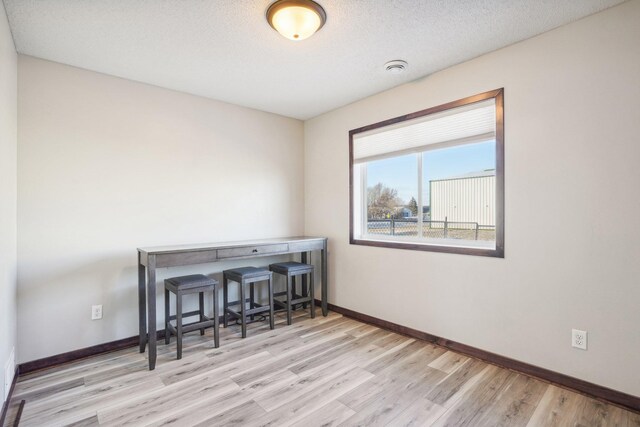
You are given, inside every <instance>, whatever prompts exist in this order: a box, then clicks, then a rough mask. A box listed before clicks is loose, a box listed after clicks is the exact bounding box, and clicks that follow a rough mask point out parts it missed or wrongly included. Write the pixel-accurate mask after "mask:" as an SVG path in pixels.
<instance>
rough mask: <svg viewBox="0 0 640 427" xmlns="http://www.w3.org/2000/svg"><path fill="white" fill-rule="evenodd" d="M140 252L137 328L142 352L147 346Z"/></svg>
mask: <svg viewBox="0 0 640 427" xmlns="http://www.w3.org/2000/svg"><path fill="white" fill-rule="evenodd" d="M140 261H141V260H140V252H138V329H139V332H140V353H144V350H145V348H146V346H147V299H146V298H147V294H146V292H147V290H146V289H145V287H146V285H147V284H146V281H145V279H146V271H145V268H144V265H142V263H141V262H140Z"/></svg>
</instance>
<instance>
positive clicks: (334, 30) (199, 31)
mask: <svg viewBox="0 0 640 427" xmlns="http://www.w3.org/2000/svg"><path fill="white" fill-rule="evenodd" d="M4 3H5V6H6V9H7V14H8V16H9V23H10V25H11V29H12V32H13V37H14V40H15V44H16V48H17V50H18V52H20V53H23V54H27V55H32V56H36V57H39V58H44V59H48V60H52V61H57V62H61V63H64V64H69V65H74V66H76V67H81V68H85V69H89V70H94V71H98V72H102V73H106V74H111V75H114V76H119V77H124V78H127V79H131V80H136V81H140V82H145V83H150V84H154V85H157V86H162V87H166V88H170V89H175V90H179V91H183V92H188V93H192V94H196V95H201V96H205V97H209V98H213V99H218V100H222V101H227V102H230V103H234V104H239V105H243V106H247V107H252V108H256V109H259V110H264V111H270V112H273V113H278V114H282V115H285V116H289V117H295V118H299V119H307V118H310V117H313V116H316V115H318V114H321V113H323V112H326V111H329V110H332V109H334V108H337V107H339V106H342V105H345V104H348V103H350V102H353V101H356V100H358V99H361V98H364V97H366V96H369V95H372V94H374V93H377V92H380V91H383V90H385V89H389V88H391V87H393V86H397V85H399V84H401V83H405V82H408V81H411V80H414V79H416V78H419V77H422V76H425V75H428V74H431V73H433V72H435V71H438V70H442V69H444V68H446V67H449V66H451V65H454V64H457V63H460V62H463V61H466V60H468V59H471V58H473V57H476V56H478V55H481V54H483V53H486V52H489V51H492V50H495V49H498V48H500V47H503V46H506V45H509V44H511V43H514V42H517V41H519V40H523V39H526V38H529V37H532V36H534V35H536V34H540V33H542V32H544V31H548V30H550V29H552V28H555V27H558V26H560V25H563V24H566V23H568V22H570V21H574V20H576V19H579V18H581V17H583V16H586V15H589V14H592V13H595V12H597V11H600V10H602V9H605V8H607V7H610V6H613V5H615V4H618V3H621V1H620V0H319V3H321V4H322V6H323V7H324V8H325V10H326V12H327V23H326V25H325V26H324V27H323V28H322V30H320V31H319V32H318V33H317V34H315V35H314V36H313V37H311V38H309V39H307V40H304V41H302V42H292V41H290V40H287V39H285V38H284V37H282V36H280V35H279V34H278V33H276V32H275V31H274V30H273V29H272V28H271V27H270V26H269V25H268V24H267V22H266V20H265V18H264V15H265V11H266V9H267V7H268V6H269V4H270V3H271V0H82V1H78V0H47V1H43V0H4ZM392 59H404V60H405V61H407V62H408V63H409V69H408V71H407V72H405V73H404V74H400V75H392V74H389V73H385V72H384V70H383V65H384V63H385V62H387V61H389V60H392Z"/></svg>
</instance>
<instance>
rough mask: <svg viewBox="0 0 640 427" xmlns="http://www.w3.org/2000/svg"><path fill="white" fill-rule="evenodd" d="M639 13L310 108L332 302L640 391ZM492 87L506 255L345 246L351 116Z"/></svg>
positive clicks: (310, 197)
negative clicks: (497, 110)
mask: <svg viewBox="0 0 640 427" xmlns="http://www.w3.org/2000/svg"><path fill="white" fill-rule="evenodd" d="M639 22H640V1H637V0H636V1H632V2H629V3H624V4H622V5H621V6H618V7H615V8H613V9H610V10H607V11H605V12H603V13H599V14H597V15H594V16H591V17H588V18H586V19H583V20H581V21H578V22H576V23H573V24H570V25H567V26H565V27H562V28H559V29H556V30H554V31H551V32H549V33H546V34H543V35H541V36H539V37H536V38H533V39H530V40H527V41H524V42H522V43H518V44H516V45H512V46H510V47H507V48H505V49H502V50H499V51H496V52H493V53H490V54H487V55H484V56H481V57H479V58H476V59H474V60H472V61H469V62H466V63H464V64H461V65H458V66H455V67H452V68H450V69H447V70H445V71H442V72H439V73H436V74H434V75H431V76H429V77H425V78H423V79H421V80H418V81H415V82H413V83H410V84H406V85H403V86H400V87H397V88H395V89H392V90H389V91H387V92H384V93H381V94H378V95H375V96H372V97H369V98H367V99H364V100H362V101H359V102H356V103H354V104H351V105H348V106H345V107H343V108H340V109H338V110H335V111H332V112H330V113H327V114H324V115H322V116H319V117H317V118H314V119H312V120H309V121H307V122H305V212H306V214H305V227H306V233H308V234H317V235H327V236H328V237H329V238H330V256H329V260H330V263H331V264H330V265H331V268H330V279H331V283H330V301H331V302H332V303H335V304H337V305H339V306H343V307H347V308H350V309H353V310H356V311H359V312H363V313H366V314H369V315H372V316H376V317H379V318H382V319H385V320H389V321H392V322H396V323H399V324H402V325H406V326H409V327H412V328H416V329H419V330H422V331H427V332H430V333H433V334H436V335H439V336H443V337H446V338H449V339H452V340H456V341H459V342H462V343H465V344H468V345H472V346H475V347H479V348H482V349H485V350H488V351H491V352H495V353H498V354H502V355H505V356H509V357H512V358H515V359H518V360H522V361H525V362H528V363H531V364H534V365H538V366H541V367H544V368H548V369H552V370H555V371H559V372H562V373H564V374H568V375H572V376H575V377H578V378H582V379H585V380H587V381H591V382H594V383H597V384H601V385H604V386H608V387H612V388H614V389H617V390H621V391H624V392H627V393H631V394H634V395H636V396H638V395H640V375H638V372H639V371H638V366H639V365H638V362H639V361H640V358H639V357H640V356H639V355H640V328H639V327H638V325H640V223H639V222H638V213H639V212H640V185H639V184H640V163H639V162H640V143H639V141H638V135H639V134H640V102H638V100H640V49H639V48H638V42H639V41H640V25H639V24H638V23H639ZM406 59H408V60H409V63H411V58H406ZM500 87H504V88H505V133H506V134H505V144H506V145H505V146H506V165H505V168H506V195H505V199H506V225H505V227H506V257H505V259H492V258H483V257H474V256H463V255H453V254H438V253H429V252H416V251H407V250H396V249H386V248H385V249H383V248H374V247H364V246H351V245H349V242H348V236H349V228H348V227H349V225H348V221H349V218H348V200H349V195H348V169H347V164H348V131H349V130H350V129H354V128H357V127H360V126H363V125H368V124H371V123H374V122H377V121H380V120H383V119H388V118H391V117H395V116H398V115H401V114H405V113H409V112H413V111H417V110H421V109H424V108H427V107H431V106H435V105H439V104H441V103H444V102H447V101H453V100H456V99H459V98H463V97H466V96H469V95H473V94H476V93H480V92H484V91H487V90H491V89H496V88H500ZM572 328H578V329H584V330H587V331H588V333H589V350H588V351H581V350H577V349H572V348H571V346H570V333H571V329H572Z"/></svg>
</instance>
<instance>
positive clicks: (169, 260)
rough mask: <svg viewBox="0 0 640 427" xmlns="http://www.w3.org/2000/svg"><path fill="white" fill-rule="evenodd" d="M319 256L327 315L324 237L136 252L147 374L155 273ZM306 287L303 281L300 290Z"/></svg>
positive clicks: (152, 363) (152, 347) (152, 356)
mask: <svg viewBox="0 0 640 427" xmlns="http://www.w3.org/2000/svg"><path fill="white" fill-rule="evenodd" d="M313 251H319V252H320V264H321V265H320V281H321V296H322V314H323V315H324V316H326V315H327V312H328V309H327V298H328V275H327V238H326V237H283V238H277V239H263V240H250V241H241V242H224V243H203V244H193V245H173V246H156V247H147V248H138V311H139V327H140V353H144V351H145V347H146V344H147V343H148V344H149V370H153V369H155V367H156V355H157V353H156V340H157V330H156V269H157V268H167V267H178V266H183V265H194V264H205V263H210V262H217V261H227V260H232V259H247V258H256V257H262V256H273V255H285V254H296V253H299V254H301V255H300V258H301V262H304V263H306V262H307V259H308V256H309V253H310V252H313ZM305 285H306V279H305V280H304V281H303V286H305Z"/></svg>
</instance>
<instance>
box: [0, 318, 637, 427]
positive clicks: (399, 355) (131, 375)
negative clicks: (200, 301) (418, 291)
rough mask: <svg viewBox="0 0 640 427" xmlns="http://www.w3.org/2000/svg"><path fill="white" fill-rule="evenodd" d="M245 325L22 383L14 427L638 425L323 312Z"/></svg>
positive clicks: (621, 413) (520, 378) (595, 405)
mask: <svg viewBox="0 0 640 427" xmlns="http://www.w3.org/2000/svg"><path fill="white" fill-rule="evenodd" d="M306 314H307V313H305V312H302V311H298V312H296V318H295V319H294V323H293V325H291V326H286V324H285V323H284V322H283V316H282V315H280V314H279V315H278V319H277V320H278V321H277V324H276V329H275V330H274V331H271V330H269V329H268V327H267V326H266V325H265V324H263V323H253V324H251V325H250V327H249V332H248V337H247V338H246V339H244V340H243V339H241V338H239V327H238V326H232V327H230V328H228V329H226V330H224V329H223V330H222V333H221V346H220V348H218V349H215V348H213V338H212V333H211V330H209V331H208V332H207V334H206V335H205V336H204V337H201V336H200V335H199V334H198V333H197V332H195V333H191V334H188V335H187V336H185V348H184V355H183V358H182V360H175V340H172V343H171V344H170V345H169V346H165V345H163V344H161V345H159V355H158V365H157V368H156V370H155V371H148V370H147V361H146V355H145V354H140V353H138V351H137V349H136V348H131V349H127V350H123V351H118V352H114V353H109V354H104V355H100V356H96V357H92V358H88V359H85V360H82V361H78V362H74V363H70V364H67V365H64V366H60V367H57V368H53V369H50V370H45V371H41V372H37V373H33V374H30V375H26V376H22V377H21V378H20V379H19V382H18V383H17V384H16V388H15V392H14V396H13V399H12V404H11V408H10V413H9V417H8V422H9V424H7V425H13V424H11V423H12V418H13V417H15V414H16V408H17V403H19V402H20V401H21V400H25V401H26V404H25V406H24V411H23V413H22V417H21V422H20V425H21V426H57V425H75V426H89V425H105V426H121V425H153V426H160V425H172V426H180V427H182V426H192V425H200V426H230V425H242V426H288V425H298V426H305V427H311V426H336V425H343V426H387V425H389V426H463V425H468V426H474V427H475V426H625V427H631V426H636V427H638V426H640V415H638V414H635V413H632V412H629V411H625V410H623V409H620V408H618V407H615V406H611V405H607V404H604V403H602V402H599V401H597V400H594V399H591V398H588V397H585V396H583V395H580V394H577V393H573V392H571V391H567V390H564V389H561V388H558V387H555V386H553V385H550V384H547V383H545V382H542V381H539V380H536V379H534V378H531V377H528V376H526V375H522V374H519V373H516V372H513V371H510V370H507V369H502V368H499V367H497V366H494V365H490V364H487V363H485V362H482V361H480V360H476V359H472V358H469V357H466V356H463V355H460V354H457V353H454V352H451V351H448V350H446V349H444V348H442V347H438V346H434V345H431V344H428V343H426V342H422V341H417V340H414V339H412V338H407V337H404V336H401V335H397V334H394V333H391V332H388V331H385V330H382V329H378V328H376V327H374V326H370V325H366V324H363V323H360V322H357V321H355V320H352V319H349V318H346V317H342V316H341V315H338V314H336V313H330V315H329V316H328V317H326V318H325V317H322V316H320V315H318V316H316V318H315V319H310V318H309V317H308V316H307V315H306Z"/></svg>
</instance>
